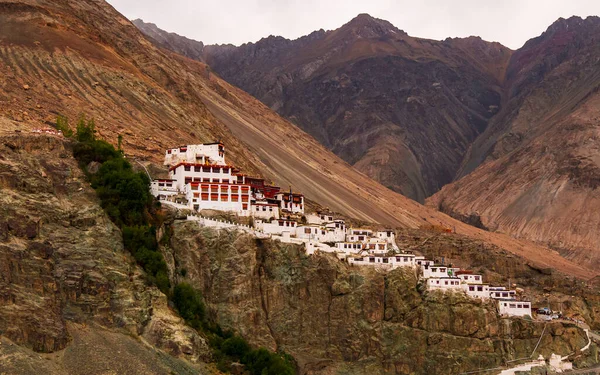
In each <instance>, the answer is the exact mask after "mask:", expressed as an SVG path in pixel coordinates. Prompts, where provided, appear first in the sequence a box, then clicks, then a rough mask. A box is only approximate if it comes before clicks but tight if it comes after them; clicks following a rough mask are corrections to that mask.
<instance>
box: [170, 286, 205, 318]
mask: <svg viewBox="0 0 600 375" xmlns="http://www.w3.org/2000/svg"><path fill="white" fill-rule="evenodd" d="M173 303H174V304H175V307H176V308H177V311H179V315H180V316H181V317H182V318H183V319H185V321H186V322H187V323H188V324H189V325H190V326H191V327H193V328H195V329H202V326H203V323H204V319H205V317H206V310H205V308H204V302H203V301H202V294H201V293H200V292H199V291H197V290H196V289H194V288H193V287H192V286H191V285H190V284H187V283H179V284H177V285H175V289H174V290H173Z"/></svg>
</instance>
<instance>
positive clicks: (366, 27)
mask: <svg viewBox="0 0 600 375" xmlns="http://www.w3.org/2000/svg"><path fill="white" fill-rule="evenodd" d="M340 30H344V31H345V32H349V33H352V34H354V35H356V36H359V37H363V38H373V37H377V36H383V35H388V34H401V35H407V34H406V33H405V32H404V31H402V30H400V29H398V28H397V27H396V26H394V25H392V24H391V23H390V22H388V21H386V20H382V19H379V18H375V17H373V16H371V15H370V14H367V13H360V14H359V15H357V16H356V17H354V18H353V19H352V20H350V22H348V23H346V24H345V25H343V26H342V27H341V28H340Z"/></svg>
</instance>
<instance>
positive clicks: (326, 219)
mask: <svg viewBox="0 0 600 375" xmlns="http://www.w3.org/2000/svg"><path fill="white" fill-rule="evenodd" d="M306 222H307V223H308V224H319V225H320V224H325V223H331V222H333V214H331V213H327V212H311V213H310V214H308V215H306Z"/></svg>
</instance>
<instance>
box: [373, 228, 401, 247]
mask: <svg viewBox="0 0 600 375" xmlns="http://www.w3.org/2000/svg"><path fill="white" fill-rule="evenodd" d="M375 237H377V238H379V239H380V240H383V241H387V242H388V243H393V244H395V243H396V234H395V233H394V231H393V230H384V231H379V232H377V233H375Z"/></svg>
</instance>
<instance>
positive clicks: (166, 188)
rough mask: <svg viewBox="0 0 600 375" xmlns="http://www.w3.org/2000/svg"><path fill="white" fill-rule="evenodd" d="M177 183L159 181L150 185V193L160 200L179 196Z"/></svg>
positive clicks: (164, 180)
mask: <svg viewBox="0 0 600 375" xmlns="http://www.w3.org/2000/svg"><path fill="white" fill-rule="evenodd" d="M176 183H177V181H175V180H171V179H158V180H154V181H152V182H151V183H150V192H151V194H152V195H153V196H155V197H156V198H158V199H164V198H166V197H170V196H173V195H177V194H179V190H178V189H177V186H176Z"/></svg>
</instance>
